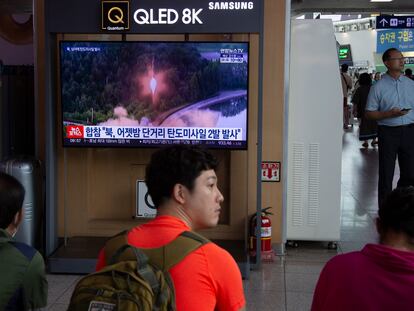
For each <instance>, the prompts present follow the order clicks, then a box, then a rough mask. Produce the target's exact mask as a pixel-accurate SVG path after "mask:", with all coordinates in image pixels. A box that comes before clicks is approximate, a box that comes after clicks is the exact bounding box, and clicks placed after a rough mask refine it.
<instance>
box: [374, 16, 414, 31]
mask: <svg viewBox="0 0 414 311" xmlns="http://www.w3.org/2000/svg"><path fill="white" fill-rule="evenodd" d="M376 21H377V23H376V25H377V29H399V28H414V16H383V15H380V16H377V18H376Z"/></svg>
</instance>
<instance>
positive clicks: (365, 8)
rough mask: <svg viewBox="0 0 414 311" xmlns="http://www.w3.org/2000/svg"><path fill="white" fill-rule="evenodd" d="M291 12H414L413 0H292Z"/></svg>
mask: <svg viewBox="0 0 414 311" xmlns="http://www.w3.org/2000/svg"><path fill="white" fill-rule="evenodd" d="M291 8H292V14H293V15H295V14H301V13H308V12H324V13H352V12H354V13H382V14H392V13H414V0H394V1H392V2H382V3H381V2H370V0H292V2H291Z"/></svg>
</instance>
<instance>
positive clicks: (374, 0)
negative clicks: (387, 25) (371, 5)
mask: <svg viewBox="0 0 414 311" xmlns="http://www.w3.org/2000/svg"><path fill="white" fill-rule="evenodd" d="M392 1H394V0H371V2H392Z"/></svg>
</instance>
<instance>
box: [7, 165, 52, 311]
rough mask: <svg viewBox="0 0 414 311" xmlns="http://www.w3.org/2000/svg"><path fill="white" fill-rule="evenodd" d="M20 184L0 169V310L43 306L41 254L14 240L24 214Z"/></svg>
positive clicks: (44, 286) (44, 281) (45, 293)
mask: <svg viewBox="0 0 414 311" xmlns="http://www.w3.org/2000/svg"><path fill="white" fill-rule="evenodd" d="M24 195H25V191H24V188H23V186H22V185H21V184H20V183H19V182H18V181H17V180H16V179H15V178H14V177H12V176H9V175H7V174H4V173H0V310H7V311H12V310H16V311H17V310H19V311H21V310H29V309H38V308H42V307H46V304H47V280H46V272H45V264H44V261H43V258H42V256H41V255H40V254H39V252H38V251H36V250H35V249H34V248H32V247H30V246H28V245H26V244H23V243H19V242H16V241H14V240H13V237H14V235H15V234H16V232H17V230H18V228H19V225H20V223H21V221H22V217H23V214H22V213H23V210H22V206H23V200H24Z"/></svg>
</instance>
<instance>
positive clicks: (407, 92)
mask: <svg viewBox="0 0 414 311" xmlns="http://www.w3.org/2000/svg"><path fill="white" fill-rule="evenodd" d="M392 108H399V109H403V108H411V111H410V112H409V113H407V114H406V115H404V116H400V117H395V118H387V119H382V120H378V125H387V126H399V125H406V124H410V123H414V81H413V80H411V79H410V78H407V77H406V76H403V75H400V76H399V78H398V79H394V78H393V77H391V76H390V75H389V74H388V73H387V74H385V75H384V76H383V77H382V79H381V80H379V81H378V82H377V83H375V85H373V86H372V87H371V90H370V92H369V95H368V102H367V107H366V108H365V110H366V111H388V110H391V109H392Z"/></svg>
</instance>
